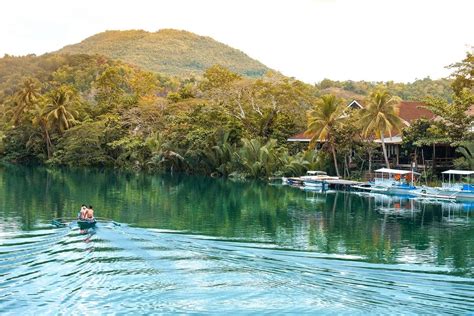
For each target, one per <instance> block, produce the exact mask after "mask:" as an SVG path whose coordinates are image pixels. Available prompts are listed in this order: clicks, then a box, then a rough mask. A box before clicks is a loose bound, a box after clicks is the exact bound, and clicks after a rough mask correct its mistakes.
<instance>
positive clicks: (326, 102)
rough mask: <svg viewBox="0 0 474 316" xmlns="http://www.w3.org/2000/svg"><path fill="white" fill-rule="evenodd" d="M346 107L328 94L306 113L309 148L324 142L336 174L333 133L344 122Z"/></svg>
mask: <svg viewBox="0 0 474 316" xmlns="http://www.w3.org/2000/svg"><path fill="white" fill-rule="evenodd" d="M345 109H346V107H345V106H344V104H343V100H342V99H340V98H337V97H336V96H334V95H331V94H328V95H324V96H322V97H321V99H320V100H319V101H318V102H317V103H316V106H315V107H314V109H313V110H310V111H308V113H307V117H308V128H307V130H306V132H305V133H306V134H312V135H313V137H312V138H311V142H310V144H311V147H312V146H314V145H315V144H316V142H317V141H324V142H326V144H327V145H328V147H329V149H330V151H331V153H332V157H333V160H334V168H335V169H336V174H337V175H338V176H340V174H339V168H338V166H337V157H336V147H335V136H336V135H335V132H336V129H337V128H338V127H339V126H340V125H341V124H342V122H344V120H345V119H346V116H345V115H344V111H345Z"/></svg>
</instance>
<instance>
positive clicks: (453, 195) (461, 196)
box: [416, 170, 474, 201]
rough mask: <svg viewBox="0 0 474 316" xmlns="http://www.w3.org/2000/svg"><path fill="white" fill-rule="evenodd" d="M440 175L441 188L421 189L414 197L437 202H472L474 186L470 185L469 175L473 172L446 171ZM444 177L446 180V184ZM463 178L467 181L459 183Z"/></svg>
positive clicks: (473, 172)
mask: <svg viewBox="0 0 474 316" xmlns="http://www.w3.org/2000/svg"><path fill="white" fill-rule="evenodd" d="M441 174H442V177H443V183H442V185H441V187H437V188H430V187H423V188H421V189H420V190H419V191H418V192H416V195H417V196H420V197H423V198H431V199H437V200H456V201H472V200H474V186H473V185H472V184H471V183H472V181H471V175H473V174H474V171H469V170H447V171H443V172H442V173H441ZM446 177H447V178H448V179H447V180H448V181H447V182H446ZM463 177H465V178H467V181H465V182H463V181H461V180H462V178H463Z"/></svg>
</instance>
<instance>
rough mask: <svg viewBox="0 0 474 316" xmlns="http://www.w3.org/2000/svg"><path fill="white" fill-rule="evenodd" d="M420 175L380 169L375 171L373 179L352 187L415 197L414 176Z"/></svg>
mask: <svg viewBox="0 0 474 316" xmlns="http://www.w3.org/2000/svg"><path fill="white" fill-rule="evenodd" d="M418 175H420V174H419V173H418V172H414V171H413V170H398V169H389V168H381V169H377V170H375V178H374V180H373V181H369V182H367V183H364V184H359V185H353V186H352V188H353V189H356V190H360V191H369V192H378V193H385V194H393V195H415V191H416V190H417V187H415V185H414V178H415V176H418Z"/></svg>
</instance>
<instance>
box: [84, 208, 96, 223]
mask: <svg viewBox="0 0 474 316" xmlns="http://www.w3.org/2000/svg"><path fill="white" fill-rule="evenodd" d="M84 219H85V220H88V221H93V220H94V208H93V207H92V205H89V208H86V212H85V215H84Z"/></svg>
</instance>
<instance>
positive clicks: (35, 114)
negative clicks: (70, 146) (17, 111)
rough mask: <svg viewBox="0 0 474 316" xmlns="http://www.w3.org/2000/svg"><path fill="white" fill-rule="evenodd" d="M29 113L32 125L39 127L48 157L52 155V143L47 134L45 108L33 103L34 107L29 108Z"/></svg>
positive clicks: (47, 121)
mask: <svg viewBox="0 0 474 316" xmlns="http://www.w3.org/2000/svg"><path fill="white" fill-rule="evenodd" d="M30 113H31V115H32V119H31V123H32V124H33V126H34V127H39V129H40V131H41V137H42V138H43V141H44V143H45V145H46V152H47V155H48V159H50V158H51V157H52V155H53V144H52V142H51V137H50V135H49V119H48V115H47V113H46V111H45V108H44V106H40V105H39V104H35V107H34V109H33V110H31V112H30Z"/></svg>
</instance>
